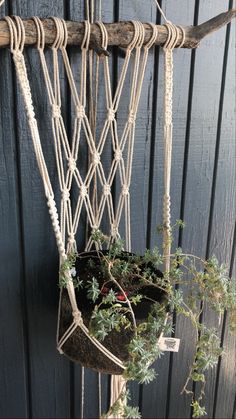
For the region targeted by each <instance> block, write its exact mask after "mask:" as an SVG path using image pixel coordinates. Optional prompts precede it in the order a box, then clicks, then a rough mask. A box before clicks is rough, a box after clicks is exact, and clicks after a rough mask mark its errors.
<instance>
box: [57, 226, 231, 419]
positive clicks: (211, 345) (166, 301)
mask: <svg viewBox="0 0 236 419" xmlns="http://www.w3.org/2000/svg"><path fill="white" fill-rule="evenodd" d="M176 225H177V226H183V223H182V222H181V221H178V222H177V224H176ZM93 240H94V241H95V243H96V244H97V247H99V246H101V245H102V244H106V243H108V238H107V237H106V236H104V235H103V234H102V233H101V232H100V231H99V230H97V231H95V233H94V235H93ZM125 254H126V253H125ZM97 256H98V258H99V260H100V267H99V271H100V273H101V274H102V278H103V283H102V286H101V281H100V278H98V277H97V278H96V277H95V276H92V277H91V278H88V280H87V281H86V283H84V282H83V281H81V280H80V278H79V276H76V272H75V270H74V266H75V261H76V257H77V254H75V253H73V254H69V255H68V258H67V260H66V261H65V262H64V263H63V264H62V265H61V268H60V280H59V286H60V287H66V285H67V281H68V279H67V278H68V277H67V275H66V272H68V270H69V271H70V272H71V274H72V277H73V282H74V286H75V287H76V288H81V287H84V289H86V292H87V298H88V299H89V300H91V301H92V302H93V303H94V309H93V312H92V316H91V319H90V324H89V331H90V333H91V335H93V336H95V337H96V338H97V339H98V340H100V341H103V340H104V339H105V337H106V336H107V335H108V334H109V333H110V332H111V331H113V330H115V331H117V332H119V331H120V330H121V329H123V328H124V329H127V330H130V331H131V332H132V338H131V340H130V343H129V345H128V351H129V360H128V361H127V362H126V363H125V371H124V374H123V375H124V378H125V379H126V380H128V381H129V380H130V381H131V380H137V381H138V382H139V383H145V384H146V383H149V382H151V381H152V380H153V379H155V378H156V372H155V370H154V368H153V367H152V364H153V362H154V361H155V360H156V359H158V358H160V357H161V356H162V355H163V353H162V351H161V350H160V346H159V343H158V342H159V337H160V335H161V334H164V335H165V336H168V335H171V333H172V332H173V325H172V322H171V318H172V315H173V313H176V315H177V316H184V317H186V318H188V319H189V321H190V322H191V324H192V326H193V329H194V331H195V341H196V345H195V354H194V358H193V360H192V364H191V367H190V369H189V372H188V374H187V378H186V382H185V384H184V386H183V390H182V393H187V394H189V395H190V396H191V406H192V408H193V417H200V416H203V415H204V414H206V411H205V407H204V389H205V385H206V372H207V371H208V370H209V369H211V368H213V367H214V366H216V365H217V362H218V359H219V356H220V355H222V351H223V350H222V348H221V344H220V338H219V336H218V334H217V331H216V330H214V329H212V328H208V327H207V324H205V323H204V322H202V318H201V317H202V312H203V310H204V308H205V306H206V305H207V307H208V308H209V309H211V310H212V311H213V312H215V313H216V315H217V316H218V317H219V318H221V316H222V315H223V314H224V312H225V310H227V311H228V317H229V326H230V329H231V331H232V332H233V331H234V332H235V331H236V287H235V281H232V280H231V279H230V278H229V276H228V271H227V268H226V266H224V265H220V264H219V262H218V261H217V259H216V258H215V257H212V258H210V259H208V260H202V259H201V258H199V257H197V256H194V255H191V254H185V253H183V251H182V249H180V248H178V249H176V251H175V252H174V253H173V254H171V266H170V271H169V272H164V275H163V276H162V277H157V276H156V275H154V274H153V271H152V270H151V269H150V264H151V265H152V266H154V267H155V268H157V269H158V268H159V269H160V268H161V267H162V266H163V262H164V258H163V256H162V255H161V252H160V251H159V250H158V248H154V249H153V250H152V251H151V250H146V251H145V253H144V255H143V256H140V255H134V254H128V256H127V254H126V257H125V259H124V257H123V256H124V252H123V242H122V241H121V240H117V241H116V242H114V243H113V244H111V245H110V247H109V249H108V251H107V253H105V254H103V253H102V252H99V251H97ZM93 264H94V261H93V260H92V259H89V261H88V268H90V269H91V270H92V268H94V266H93ZM144 285H152V286H153V287H155V288H156V289H157V290H159V291H160V292H162V293H163V296H164V297H163V299H162V301H161V302H157V301H155V299H152V298H150V297H145V296H144V295H142V293H140V291H139V290H140V289H142V286H144ZM183 285H184V289H185V292H184V293H183V291H182V290H181V286H183ZM145 299H148V300H150V301H151V302H152V304H151V309H150V312H149V314H148V316H147V318H146V319H145V321H144V322H141V323H137V322H136V318H135V307H137V306H138V305H141V304H142V303H143V301H144V300H145ZM192 381H194V382H196V383H198V384H199V385H200V391H199V392H198V395H197V396H196V395H195V394H194V393H193V392H192V390H191V386H190V384H191V383H192ZM122 398H126V399H129V394H127V393H126V392H122V394H121V395H120V398H119V400H118V401H117V402H116V403H115V404H114V405H113V406H112V407H111V409H110V410H109V412H108V413H107V415H105V416H103V417H104V418H105V417H108V415H110V414H113V415H117V414H119V416H118V417H123V418H133V419H135V418H136V419H138V418H140V413H139V412H138V409H137V408H133V407H131V406H126V407H125V408H123V409H124V410H123V412H121V411H120V409H121V407H120V406H121V405H120V403H119V402H120V400H121V399H122Z"/></svg>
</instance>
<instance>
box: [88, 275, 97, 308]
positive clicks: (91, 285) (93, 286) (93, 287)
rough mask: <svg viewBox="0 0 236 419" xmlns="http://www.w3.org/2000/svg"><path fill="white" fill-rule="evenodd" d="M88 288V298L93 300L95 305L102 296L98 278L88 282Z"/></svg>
mask: <svg viewBox="0 0 236 419" xmlns="http://www.w3.org/2000/svg"><path fill="white" fill-rule="evenodd" d="M86 288H87V297H88V299H89V300H92V301H93V302H94V303H95V301H96V300H97V299H98V297H99V296H100V288H99V283H98V281H97V279H96V278H94V277H93V278H92V280H91V281H88V282H87V284H86Z"/></svg>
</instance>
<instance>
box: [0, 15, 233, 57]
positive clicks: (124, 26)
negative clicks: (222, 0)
mask: <svg viewBox="0 0 236 419" xmlns="http://www.w3.org/2000/svg"><path fill="white" fill-rule="evenodd" d="M235 17H236V9H231V10H229V11H228V12H225V13H221V14H220V15H218V16H215V17H214V18H212V19H210V20H208V21H207V22H204V23H202V24H200V25H198V26H186V27H184V29H185V34H186V39H185V42H184V45H183V48H196V47H197V46H198V45H199V43H200V42H201V40H202V39H203V38H204V37H205V36H207V35H209V34H211V33H212V32H214V31H216V30H218V29H220V28H221V27H222V26H224V25H227V24H228V23H229V22H230V21H231V20H232V19H234V18H235ZM42 22H43V26H44V30H45V42H46V44H47V45H50V44H52V43H53V41H54V39H55V36H56V28H55V24H54V22H53V20H52V19H42ZM23 23H24V26H25V32H26V40H25V41H26V42H25V45H34V44H35V43H36V36H37V35H36V28H35V24H34V21H33V20H32V19H25V20H23ZM66 25H67V29H68V45H81V43H82V40H83V36H84V23H83V22H73V21H67V22H66ZM105 26H106V29H107V31H108V45H109V46H120V47H124V48H125V47H126V46H128V45H129V44H130V42H131V40H132V38H133V35H134V27H133V24H132V23H131V22H117V23H106V24H105ZM144 27H145V40H144V43H147V42H148V41H149V39H150V38H151V36H152V29H151V28H150V26H149V25H148V23H144ZM157 27H158V37H157V40H156V44H157V45H163V44H164V43H165V41H166V39H167V28H166V27H165V25H157ZM181 41H182V36H181V33H180V38H179V41H178V44H180V43H181ZM9 42H10V34H9V29H8V25H7V23H6V21H4V20H0V47H7V46H9ZM178 44H177V46H178ZM100 45H101V33H100V29H99V27H98V25H96V24H92V25H91V43H90V46H91V48H94V47H95V48H96V47H97V49H98V52H99V46H100Z"/></svg>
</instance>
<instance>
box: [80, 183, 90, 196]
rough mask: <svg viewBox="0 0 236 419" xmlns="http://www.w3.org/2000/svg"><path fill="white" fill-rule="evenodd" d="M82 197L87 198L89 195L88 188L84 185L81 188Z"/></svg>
mask: <svg viewBox="0 0 236 419" xmlns="http://www.w3.org/2000/svg"><path fill="white" fill-rule="evenodd" d="M80 195H81V196H82V197H83V198H85V196H87V195H88V190H87V188H86V186H85V185H84V184H83V185H81V186H80Z"/></svg>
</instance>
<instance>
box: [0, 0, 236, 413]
mask: <svg viewBox="0 0 236 419" xmlns="http://www.w3.org/2000/svg"><path fill="white" fill-rule="evenodd" d="M162 6H163V8H164V10H165V12H166V14H167V16H168V17H169V19H170V20H172V21H174V22H176V23H182V24H184V25H191V24H197V23H198V22H203V21H205V20H207V19H209V18H211V17H212V16H214V15H216V14H218V13H220V12H223V11H225V10H227V9H228V8H232V7H233V1H232V0H196V1H194V0H179V1H177V2H176V1H175V0H163V1H162ZM234 7H235V5H234ZM4 14H18V15H20V16H22V17H30V16H33V15H38V16H41V17H48V16H52V15H55V16H60V17H64V18H66V19H76V20H83V19H84V15H83V1H81V0H65V1H64V0H57V1H53V0H50V1H44V0H37V1H30V0H12V1H6V5H5V6H3V7H2V9H1V15H2V16H3V15H4ZM126 19H127V20H128V19H140V20H142V21H153V22H155V21H157V22H159V19H160V18H159V15H156V7H155V4H154V1H153V0H146V1H145V2H144V1H141V0H120V1H118V0H116V1H114V2H113V1H111V0H103V21H105V22H108V21H109V22H111V21H114V20H126ZM72 59H73V53H72ZM27 60H28V65H29V68H30V73H31V74H33V94H34V97H35V100H36V102H37V104H36V105H37V109H38V112H39V114H40V110H43V107H44V101H45V95H43V96H42V95H41V94H40V93H41V90H42V77H41V76H40V74H39V71H38V61H37V59H36V55H35V52H34V51H33V50H29V51H28V52H27ZM118 61H119V60H118ZM0 63H1V64H0V87H1V90H0V118H1V125H0V324H1V330H0V364H1V371H0V417H1V418H11V419H13V418H30V419H31V418H35V419H37V418H38V419H39V418H42V419H46V418H72V419H73V418H80V417H81V409H82V408H83V415H84V418H88V419H90V418H91V419H92V418H97V417H98V415H99V409H100V406H99V402H98V400H99V397H98V396H99V391H100V390H99V388H100V387H99V383H100V382H101V389H102V394H101V398H102V406H101V408H102V410H104V409H106V407H107V403H108V387H109V380H108V378H107V377H105V376H104V377H99V376H98V375H97V374H96V373H94V372H92V371H89V370H85V371H84V388H83V390H82V389H81V383H82V382H83V371H82V370H81V367H80V366H78V365H73V364H71V363H70V362H69V361H68V360H67V359H65V358H64V357H61V356H60V355H59V354H58V352H57V351H56V345H55V331H56V316H57V311H56V310H57V300H58V287H57V252H56V247H55V242H54V238H53V235H52V230H51V227H50V224H49V219H48V213H47V208H46V205H45V201H44V199H43V191H42V185H41V181H40V178H39V176H38V171H37V168H36V164H35V158H34V154H33V151H32V144H31V139H30V136H29V132H28V129H27V123H26V118H25V114H24V111H23V108H22V101H21V99H20V98H19V91H18V86H17V83H16V78H15V72H14V68H13V66H12V63H11V57H10V54H9V51H7V50H1V51H0ZM112 63H113V64H112V65H113V70H114V71H113V76H114V77H115V76H116V66H117V58H114V59H113V61H112ZM234 71H235V24H232V25H231V26H230V25H228V27H227V28H226V27H224V28H222V29H221V30H219V31H218V32H216V33H215V34H213V35H212V36H211V37H209V38H207V39H206V40H205V41H203V42H202V44H201V46H200V48H199V49H197V50H196V51H189V50H186V51H185V50H178V51H177V52H176V53H175V90H174V148H173V169H172V203H173V206H172V218H173V220H175V219H177V218H181V219H184V220H185V222H186V225H187V227H186V229H185V230H184V231H183V232H182V233H180V234H179V235H178V236H176V242H175V244H176V245H179V246H181V247H183V249H184V250H188V251H189V252H193V253H195V254H199V255H200V256H203V257H208V256H209V255H211V254H212V253H214V254H215V255H216V256H217V257H218V258H219V259H220V261H221V262H226V263H228V264H229V265H230V272H231V274H232V275H233V274H234V275H235V262H234V249H235V247H234V246H235V119H234V118H235V78H234ZM65 96H66V85H65ZM162 100H163V56H162V53H161V51H159V49H158V48H156V50H155V51H153V52H152V53H150V57H149V62H148V66H147V72H146V76H145V81H144V88H143V94H142V97H141V102H140V108H139V116H138V120H137V129H136V140H135V141H136V146H135V156H134V170H133V183H132V191H131V193H132V196H131V197H132V241H133V250H136V251H143V250H144V249H145V248H146V247H152V246H153V245H154V244H155V243H156V241H157V236H156V232H155V226H156V225H157V224H159V223H160V222H161V213H162V209H161V207H162V200H161V197H162V193H163V184H162V176H163V145H162ZM64 105H65V106H66V105H67V108H68V120H69V100H68V99H67V103H66V102H65V104H64ZM120 118H122V113H121V116H120ZM40 129H41V133H42V138H43V141H44V149H46V154H47V156H48V159H49V162H50V158H51V156H50V150H48V153H47V132H48V130H50V127H49V121H43V120H40ZM51 161H52V159H51ZM50 170H51V172H52V174H53V173H54V172H53V168H50ZM204 316H205V318H207V321H208V324H209V325H215V326H216V327H219V329H220V333H221V336H222V343H223V344H224V346H225V350H226V354H225V355H224V356H223V357H222V359H220V360H219V363H218V366H217V368H216V369H214V370H213V371H211V372H210V373H209V374H208V384H207V387H206V396H207V402H206V407H207V411H208V417H209V418H218V419H220V418H221V419H223V418H229V419H232V418H233V417H235V388H236V360H235V359H236V350H235V349H236V348H235V347H236V340H235V338H234V337H232V336H231V335H230V334H229V332H228V330H227V316H226V315H225V317H224V320H223V322H222V324H221V325H220V326H218V324H217V323H216V319H215V318H213V317H212V316H211V314H210V313H208V312H206V313H204ZM176 334H177V336H181V339H182V340H181V349H180V351H179V353H178V354H174V355H169V354H166V355H165V357H164V358H162V360H161V361H160V362H159V363H158V364H157V365H156V368H157V371H158V374H159V377H158V380H157V381H156V382H154V383H152V384H150V385H149V386H145V387H142V386H138V385H135V384H134V385H132V386H131V392H132V394H133V398H134V400H135V401H136V402H137V403H139V405H140V409H141V411H142V414H143V417H144V418H157V419H163V418H166V419H170V418H173V419H174V418H176V419H177V418H182V419H185V418H186V419H187V418H191V409H190V407H189V399H188V398H187V397H185V396H180V391H181V388H182V387H181V386H182V385H183V383H184V373H186V371H187V368H188V365H189V362H190V359H191V355H192V354H193V343H192V342H193V337H192V333H191V330H190V329H189V325H188V323H187V322H185V321H183V320H179V321H178V323H177V328H176ZM83 393H84V403H82V400H83Z"/></svg>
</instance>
